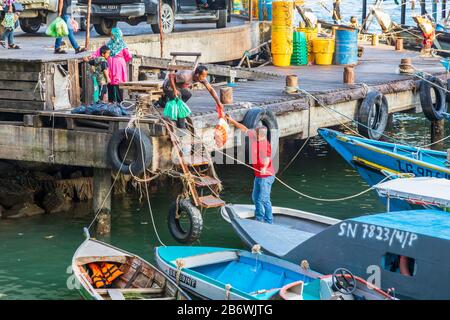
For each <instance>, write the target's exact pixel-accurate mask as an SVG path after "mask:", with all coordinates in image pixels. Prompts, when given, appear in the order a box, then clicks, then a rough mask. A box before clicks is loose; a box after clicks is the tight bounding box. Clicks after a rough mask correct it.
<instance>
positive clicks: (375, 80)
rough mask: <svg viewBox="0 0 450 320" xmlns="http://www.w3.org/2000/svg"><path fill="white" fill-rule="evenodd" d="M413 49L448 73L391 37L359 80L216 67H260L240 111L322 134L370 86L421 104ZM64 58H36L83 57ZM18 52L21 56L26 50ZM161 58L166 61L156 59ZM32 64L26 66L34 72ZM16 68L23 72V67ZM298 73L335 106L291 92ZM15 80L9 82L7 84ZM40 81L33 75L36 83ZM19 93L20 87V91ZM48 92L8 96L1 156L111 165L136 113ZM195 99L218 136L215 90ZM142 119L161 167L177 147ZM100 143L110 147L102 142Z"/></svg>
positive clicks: (420, 65) (359, 69) (323, 70)
mask: <svg viewBox="0 0 450 320" xmlns="http://www.w3.org/2000/svg"><path fill="white" fill-rule="evenodd" d="M406 57H409V58H412V59H413V65H414V66H415V67H416V68H417V69H418V70H421V71H424V72H427V73H431V74H443V72H444V71H445V70H444V68H443V67H442V66H441V65H440V63H439V59H438V58H420V57H418V53H416V52H409V51H404V52H397V51H395V50H394V49H393V48H392V47H388V46H383V45H380V46H378V47H376V48H375V47H370V46H368V45H367V46H366V47H365V54H364V56H363V58H362V59H361V60H360V63H359V65H358V66H356V68H355V70H356V84H354V85H344V84H343V83H342V77H343V69H344V67H343V66H316V65H314V66H304V67H289V68H276V67H273V66H270V67H263V68H262V69H261V70H259V69H257V70H245V69H242V70H233V68H230V67H226V66H218V65H210V68H211V69H212V73H213V74H216V75H222V76H226V75H227V74H228V73H229V72H230V70H231V71H233V72H234V73H235V74H237V75H238V76H237V78H245V77H246V76H250V75H249V73H253V74H254V75H255V76H254V77H253V79H259V80H245V81H244V82H242V81H237V82H236V86H235V87H234V88H233V90H234V104H232V105H227V106H226V110H227V112H228V113H229V114H230V115H231V116H232V117H233V118H235V119H237V120H238V121H241V120H242V119H243V117H244V115H245V113H246V112H247V111H248V110H249V108H251V107H264V108H268V109H271V110H272V111H273V112H274V113H275V114H276V115H277V118H278V123H279V131H280V132H279V133H280V137H288V136H295V137H296V138H305V137H307V136H313V135H316V130H317V129H318V128H320V127H329V126H335V125H339V124H340V123H342V122H349V120H348V118H346V117H344V116H342V115H339V114H338V113H335V112H332V111H330V110H329V109H336V111H338V112H339V113H341V114H343V115H345V116H347V117H349V118H351V119H353V118H355V115H356V113H357V110H358V106H359V104H360V103H361V99H363V98H364V96H365V95H366V94H367V90H377V91H380V92H382V93H383V94H384V95H385V96H386V97H387V99H388V102H389V112H390V113H393V112H402V111H408V110H411V109H415V108H417V106H418V104H419V100H418V94H417V92H416V88H417V85H418V81H419V80H418V79H417V78H415V77H414V76H412V75H402V74H399V73H398V66H399V64H400V60H401V59H402V58H406ZM64 58H65V59H63V60H59V59H60V58H59V56H58V59H57V60H54V58H53V59H52V57H49V56H46V57H45V58H43V57H40V56H34V57H33V58H32V60H31V62H33V63H34V62H36V59H39V61H40V63H44V64H45V63H53V64H54V63H56V64H60V63H61V64H65V62H64V61H67V59H68V61H78V62H80V59H81V57H79V56H69V57H64ZM10 59H13V58H12V57H8V56H5V57H3V56H2V57H1V58H0V66H5V65H6V64H5V61H9V60H10ZM14 59H16V60H17V61H20V60H21V59H23V58H21V57H16V58H14ZM27 59H29V58H27ZM16 60H14V61H16ZM23 61H29V60H23ZM140 63H146V65H145V66H146V67H159V68H162V67H161V65H162V64H164V63H165V62H164V60H158V59H153V58H148V59H143V60H142V59H140ZM149 64H153V65H149ZM155 64H159V65H157V66H155ZM138 66H139V65H138ZM140 67H142V65H141V66H140ZM9 68H11V67H9ZM33 68H34V67H33ZM25 71H26V70H24V73H23V74H25V73H26V72H25ZM6 72H7V71H3V70H2V71H0V75H3V77H4V78H5V77H6ZM35 72H37V71H35V70H34V69H33V70H31V71H29V72H28V73H31V74H34V73H35ZM15 74H16V75H17V74H22V73H21V72H15ZM291 74H295V75H297V76H298V77H299V86H300V88H301V89H304V90H307V91H308V92H310V93H312V94H314V96H315V97H316V98H317V99H318V100H320V101H321V102H322V103H323V104H325V105H326V106H327V107H328V108H322V107H320V105H319V104H318V103H316V102H314V101H313V100H312V99H311V98H309V97H308V96H306V95H305V94H303V93H299V94H286V93H284V92H283V90H284V86H285V80H284V78H285V76H286V75H291ZM49 75H51V73H49ZM256 75H257V76H256ZM250 79H252V77H250ZM9 80H10V79H8V81H9ZM26 80H27V79H26ZM8 81H2V82H1V83H2V85H3V86H5V85H6V83H8ZM14 81H16V80H14ZM32 81H35V79H32ZM25 83H27V81H26V82H25ZM34 83H35V82H32V84H33V85H34ZM33 85H31V86H33ZM80 86H82V85H80ZM30 88H31V87H30ZM7 90H9V89H7V88H2V89H1V90H0V91H3V92H5V96H6V98H10V97H12V96H13V95H10V96H7V94H6V91H7ZM81 90H83V88H81ZM29 91H30V90H28V92H29ZM13 93H14V94H17V92H16V91H13ZM70 95H71V94H70V93H69V96H70ZM31 100H32V99H31ZM45 100H47V101H49V105H47V106H46V107H42V108H32V107H30V105H33V103H34V102H36V101H28V100H25V99H24V101H23V102H22V103H21V104H20V105H18V103H17V102H16V101H14V103H11V104H7V102H6V103H4V104H3V105H2V106H1V108H0V121H1V122H0V133H1V135H0V158H2V159H11V160H27V161H37V162H48V161H49V156H50V155H51V157H50V159H52V161H53V162H54V163H55V164H63V165H80V166H88V167H98V168H108V167H109V165H108V163H107V161H106V145H107V142H108V139H109V136H110V135H111V133H112V132H113V131H114V130H116V129H118V128H123V127H124V126H126V125H127V124H128V122H129V120H130V117H118V118H115V117H104V116H93V115H73V114H71V113H70V108H65V109H60V110H58V109H56V110H55V109H54V107H53V104H52V101H51V99H48V98H47V99H44V101H38V102H39V103H43V102H45ZM70 100H71V101H74V102H73V104H74V105H73V107H75V106H76V105H77V104H79V102H77V101H76V99H75V100H73V99H70ZM2 101H5V100H2ZM188 104H189V107H190V108H191V109H192V111H193V115H192V123H193V125H194V127H195V128H196V130H202V132H201V135H202V136H203V137H204V138H205V139H210V140H211V141H213V128H214V126H215V124H216V122H217V115H216V112H215V106H214V101H213V100H212V98H211V97H210V96H209V94H208V92H207V91H205V90H194V95H193V97H192V98H191V100H190V101H189V103H188ZM35 109H39V110H35ZM141 124H142V125H144V126H145V128H144V129H145V130H147V132H148V134H149V135H150V136H152V139H153V143H154V148H155V150H154V152H153V154H154V156H153V158H154V161H153V164H152V167H153V169H157V168H161V167H163V166H165V165H167V164H168V163H169V162H170V159H168V158H167V155H170V152H168V151H166V150H163V149H165V148H168V147H170V144H169V143H167V137H166V136H165V131H164V128H163V125H162V124H161V123H160V122H159V121H158V118H157V117H154V116H149V117H147V118H145V119H143V120H142V121H141ZM232 143H233V139H229V142H228V144H227V145H226V147H231V146H232ZM98 145H102V146H104V147H102V148H98Z"/></svg>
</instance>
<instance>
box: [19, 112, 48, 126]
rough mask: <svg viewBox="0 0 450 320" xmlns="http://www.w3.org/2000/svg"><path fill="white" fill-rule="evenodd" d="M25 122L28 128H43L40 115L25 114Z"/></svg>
mask: <svg viewBox="0 0 450 320" xmlns="http://www.w3.org/2000/svg"><path fill="white" fill-rule="evenodd" d="M23 122H24V125H25V126H26V127H35V128H40V127H42V126H43V123H42V119H41V117H40V116H38V115H33V114H25V115H24V116H23Z"/></svg>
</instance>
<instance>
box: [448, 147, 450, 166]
mask: <svg viewBox="0 0 450 320" xmlns="http://www.w3.org/2000/svg"><path fill="white" fill-rule="evenodd" d="M447 162H448V163H450V149H447Z"/></svg>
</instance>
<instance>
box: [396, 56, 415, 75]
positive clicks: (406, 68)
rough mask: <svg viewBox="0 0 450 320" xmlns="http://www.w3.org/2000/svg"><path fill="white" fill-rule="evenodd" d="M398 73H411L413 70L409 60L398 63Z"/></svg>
mask: <svg viewBox="0 0 450 320" xmlns="http://www.w3.org/2000/svg"><path fill="white" fill-rule="evenodd" d="M399 69H400V73H413V72H414V68H413V66H412V59H411V58H405V59H402V60H401V62H400V66H399Z"/></svg>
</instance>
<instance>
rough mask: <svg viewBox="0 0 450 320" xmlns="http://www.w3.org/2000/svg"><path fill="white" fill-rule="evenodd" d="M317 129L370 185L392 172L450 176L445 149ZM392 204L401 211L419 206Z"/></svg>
mask: <svg viewBox="0 0 450 320" xmlns="http://www.w3.org/2000/svg"><path fill="white" fill-rule="evenodd" d="M318 132H319V134H320V135H321V136H322V137H323V138H324V139H325V140H326V141H327V142H328V143H329V144H330V146H332V147H333V148H334V149H335V150H336V151H337V152H338V153H339V154H340V155H341V156H342V157H343V158H344V159H345V161H347V162H348V164H350V165H351V166H352V167H353V168H354V169H356V170H357V171H358V173H359V174H360V175H361V177H362V178H363V179H364V180H365V181H366V182H367V183H368V184H369V185H370V186H373V185H376V184H378V183H380V182H381V181H382V180H384V179H386V177H388V176H389V175H392V176H395V177H398V176H401V175H411V176H414V177H434V178H445V179H450V163H449V162H448V160H447V153H445V152H442V151H433V150H427V149H420V148H415V147H409V146H404V145H399V144H394V143H388V142H381V141H374V140H369V139H364V138H359V137H355V136H350V135H346V134H344V133H340V132H338V131H334V130H330V129H319V130H318ZM390 208H391V210H392V211H401V210H411V209H415V208H416V207H415V206H412V205H411V204H409V203H407V202H405V201H402V200H395V199H393V200H392V201H391V204H390Z"/></svg>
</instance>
